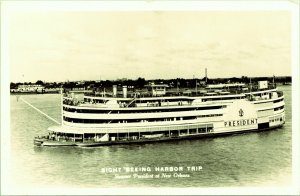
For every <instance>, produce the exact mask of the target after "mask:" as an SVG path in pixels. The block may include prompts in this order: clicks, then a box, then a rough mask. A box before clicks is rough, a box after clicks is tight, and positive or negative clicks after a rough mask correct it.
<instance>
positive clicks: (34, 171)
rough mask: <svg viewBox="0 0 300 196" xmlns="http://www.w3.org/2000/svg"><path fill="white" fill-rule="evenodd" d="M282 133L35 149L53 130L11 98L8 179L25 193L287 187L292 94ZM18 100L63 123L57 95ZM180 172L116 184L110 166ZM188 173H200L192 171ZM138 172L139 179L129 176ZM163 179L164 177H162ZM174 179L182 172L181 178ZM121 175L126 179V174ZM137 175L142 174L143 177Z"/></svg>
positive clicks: (287, 88) (287, 91)
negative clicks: (36, 141)
mask: <svg viewBox="0 0 300 196" xmlns="http://www.w3.org/2000/svg"><path fill="white" fill-rule="evenodd" d="M279 88H280V90H283V91H284V94H285V102H286V124H285V126H284V127H283V128H280V129H276V130H272V131H267V132H262V133H251V134H242V135H235V136H228V137H219V138H210V139H201V140H192V141H176V142H167V143H154V144H142V145H119V146H108V147H97V148H79V147H59V148H58V147H52V148H47V147H44V148H40V147H34V146H33V138H34V136H37V135H44V134H47V128H48V127H49V126H52V125H55V123H54V122H52V121H50V120H48V119H47V118H45V117H44V116H42V115H41V114H40V113H38V112H36V111H35V110H34V109H32V108H31V107H29V106H28V105H27V104H25V103H24V102H22V101H21V100H19V101H17V99H16V97H15V96H11V144H12V153H11V155H12V170H13V171H12V173H13V174H12V175H13V181H14V183H15V184H20V185H23V186H33V185H34V186H38V187H42V186H45V187H52V186H55V187H57V186H70V187H125V186H126V187H224V186H226V187H227V186H229V187H232V186H265V185H286V184H289V183H290V182H291V179H290V178H291V173H292V172H291V162H292V155H291V151H292V145H291V143H292V141H291V140H292V128H291V126H292V123H291V87H290V86H282V87H279ZM22 98H23V99H25V100H26V101H28V102H29V103H31V104H32V105H34V106H36V107H37V108H39V109H40V110H42V111H43V112H45V113H47V114H48V115H49V116H51V117H53V118H54V119H56V120H58V121H60V118H61V117H60V95H23V96H22ZM165 166H167V167H171V166H174V167H179V166H182V167H184V169H185V170H184V171H183V172H181V173H182V174H189V175H190V177H187V178H175V177H172V178H168V179H166V178H157V179H152V178H147V179H135V178H130V179H116V178H115V176H114V175H115V174H116V173H102V172H101V169H102V168H107V167H117V168H118V167H121V168H122V167H150V168H151V170H152V171H151V172H146V173H148V174H160V175H161V174H162V173H159V172H155V171H154V167H165ZM189 166H202V170H201V171H197V172H190V171H187V170H186V167H189ZM134 173H138V172H134ZM166 173H167V172H166ZM178 173H179V172H178ZM117 174H118V175H128V174H127V173H125V172H123V171H122V172H121V173H117ZM140 174H145V172H144V173H140Z"/></svg>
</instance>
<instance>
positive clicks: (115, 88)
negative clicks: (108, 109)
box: [113, 85, 117, 97]
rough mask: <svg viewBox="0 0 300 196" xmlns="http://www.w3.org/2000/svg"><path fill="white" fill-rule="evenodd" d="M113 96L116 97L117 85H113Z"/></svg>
mask: <svg viewBox="0 0 300 196" xmlns="http://www.w3.org/2000/svg"><path fill="white" fill-rule="evenodd" d="M113 97H117V85H113Z"/></svg>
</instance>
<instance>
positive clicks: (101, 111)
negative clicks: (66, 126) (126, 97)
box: [63, 106, 226, 114]
mask: <svg viewBox="0 0 300 196" xmlns="http://www.w3.org/2000/svg"><path fill="white" fill-rule="evenodd" d="M225 107H226V106H207V107H195V108H160V109H155V108H149V109H147V110H133V109H132V110H97V109H93V110H90V109H75V108H69V107H63V110H64V111H67V112H77V113H96V114H108V113H109V114H124V113H154V112H183V111H193V110H194V111H198V110H213V109H221V108H225Z"/></svg>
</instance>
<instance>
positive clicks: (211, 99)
mask: <svg viewBox="0 0 300 196" xmlns="http://www.w3.org/2000/svg"><path fill="white" fill-rule="evenodd" d="M244 98H245V97H218V98H205V99H202V102H206V101H221V100H232V99H244Z"/></svg>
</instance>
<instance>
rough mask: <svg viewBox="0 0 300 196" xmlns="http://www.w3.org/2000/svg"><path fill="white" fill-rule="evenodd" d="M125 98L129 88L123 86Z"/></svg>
mask: <svg viewBox="0 0 300 196" xmlns="http://www.w3.org/2000/svg"><path fill="white" fill-rule="evenodd" d="M123 97H124V98H127V86H123Z"/></svg>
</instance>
